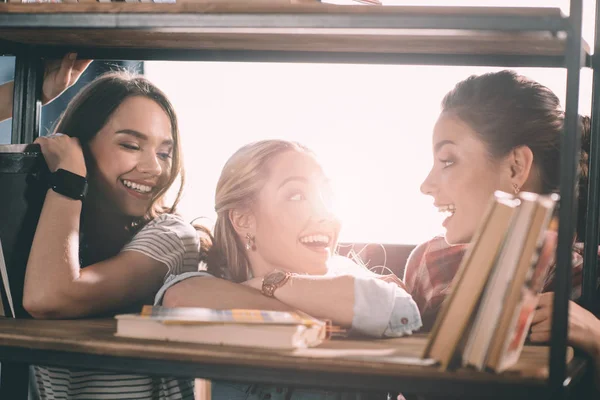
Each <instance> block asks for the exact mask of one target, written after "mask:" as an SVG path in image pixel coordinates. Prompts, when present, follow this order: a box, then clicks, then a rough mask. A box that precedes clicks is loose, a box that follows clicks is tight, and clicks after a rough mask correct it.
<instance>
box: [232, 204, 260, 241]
mask: <svg viewBox="0 0 600 400" xmlns="http://www.w3.org/2000/svg"><path fill="white" fill-rule="evenodd" d="M229 221H230V222H231V225H232V226H233V229H235V231H236V232H237V234H238V235H240V236H246V234H247V233H254V215H253V214H252V212H251V210H250V209H247V210H240V209H234V210H229Z"/></svg>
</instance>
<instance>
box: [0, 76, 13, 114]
mask: <svg viewBox="0 0 600 400" xmlns="http://www.w3.org/2000/svg"><path fill="white" fill-rule="evenodd" d="M14 87H15V86H14V83H13V82H12V81H10V82H7V83H4V84H2V85H0V121H4V120H5V119H9V118H11V117H12V114H13V89H14Z"/></svg>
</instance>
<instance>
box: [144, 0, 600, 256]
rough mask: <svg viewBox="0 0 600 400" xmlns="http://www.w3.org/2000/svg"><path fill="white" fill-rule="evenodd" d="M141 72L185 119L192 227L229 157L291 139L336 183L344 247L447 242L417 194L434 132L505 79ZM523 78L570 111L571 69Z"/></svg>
mask: <svg viewBox="0 0 600 400" xmlns="http://www.w3.org/2000/svg"><path fill="white" fill-rule="evenodd" d="M389 3H391V2H389ZM565 3H567V2H565V1H557V0H555V1H545V2H544V1H534V0H529V1H508V2H506V1H504V2H503V3H502V5H528V6H546V5H547V6H555V7H556V6H559V7H563V6H564V4H565ZM394 4H411V3H410V2H405V1H402V2H400V1H395V2H394ZM419 4H450V3H449V2H441V1H437V2H436V1H420V2H419ZM451 4H462V5H498V4H499V2H498V1H495V2H492V1H482V0H479V1H477V2H473V1H462V2H461V1H454V2H452V3H451ZM584 5H585V9H584V19H585V22H584V38H586V40H587V41H588V43H590V45H592V43H591V42H592V40H591V39H592V38H593V26H592V24H593V19H594V8H593V2H592V1H590V0H585V2H584ZM563 9H566V10H567V11H568V6H567V7H563ZM144 68H145V74H146V76H147V77H148V78H149V79H151V80H152V81H153V82H155V83H156V84H157V85H158V86H159V87H161V88H162V89H163V90H164V91H165V92H166V93H167V95H168V96H169V98H170V99H171V101H172V102H173V103H174V106H175V109H176V110H177V113H178V116H179V119H180V127H181V132H182V140H183V144H184V157H185V168H186V173H187V190H186V195H185V197H184V199H183V201H182V203H181V206H180V211H181V212H182V213H183V214H184V216H186V217H188V218H193V217H198V216H204V217H208V218H209V220H211V221H214V218H215V214H214V188H215V186H216V182H217V179H218V176H219V173H220V171H221V168H222V167H223V164H224V163H225V161H226V160H227V158H228V157H229V156H230V155H231V154H233V152H234V151H235V150H237V149H238V148H239V147H241V146H242V145H244V144H246V143H249V142H251V141H255V140H259V139H264V138H283V139H290V140H296V141H299V142H302V143H303V144H305V145H307V146H309V147H310V148H312V149H313V150H314V151H315V152H316V153H317V154H318V156H319V158H320V160H321V162H322V164H323V166H324V168H325V170H326V173H327V174H328V175H329V176H330V178H332V180H333V182H334V184H335V188H336V192H337V199H338V201H337V211H338V214H339V215H340V216H341V218H342V220H343V222H344V229H343V231H342V237H341V240H342V241H352V242H376V243H409V244H415V243H419V242H421V241H424V240H427V239H428V238H430V237H431V236H433V235H435V234H437V233H440V232H441V227H440V222H441V216H439V215H438V213H437V212H436V210H435V209H434V208H433V206H432V201H431V199H430V198H428V197H426V196H424V195H422V194H421V193H420V191H419V185H420V183H421V181H422V180H423V179H424V178H425V176H426V175H427V173H428V170H429V168H430V166H431V162H432V159H431V130H432V126H433V124H434V123H435V120H436V118H437V115H438V112H439V103H440V101H441V99H442V97H443V96H444V94H445V93H446V92H447V91H448V90H450V89H451V88H452V87H453V86H454V84H455V83H456V82H458V81H459V80H461V79H464V78H466V77H467V76H469V75H471V74H481V73H484V72H488V71H496V70H500V69H501V68H476V67H437V66H436V67H430V66H390V65H334V64H327V65H324V64H272V63H216V62H208V63H200V62H146V63H145V66H144ZM517 71H518V72H520V73H522V74H524V75H526V76H529V77H531V78H533V79H536V80H538V81H539V82H541V83H542V84H544V85H546V86H548V87H550V88H551V89H552V90H553V91H555V93H556V94H557V95H558V96H559V97H560V98H561V99H562V101H563V103H564V97H565V82H566V73H565V71H564V70H562V69H541V68H538V69H532V68H523V69H517ZM591 82H592V81H591V73H590V71H589V70H587V69H584V70H583V72H582V80H581V89H580V91H581V96H580V111H581V112H582V113H585V114H589V110H590V108H591V105H590V103H591V98H590V96H591Z"/></svg>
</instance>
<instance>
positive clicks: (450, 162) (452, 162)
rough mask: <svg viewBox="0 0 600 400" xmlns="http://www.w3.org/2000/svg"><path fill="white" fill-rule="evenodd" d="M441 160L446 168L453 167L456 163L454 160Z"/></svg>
mask: <svg viewBox="0 0 600 400" xmlns="http://www.w3.org/2000/svg"><path fill="white" fill-rule="evenodd" d="M440 162H441V163H442V165H443V166H444V168H448V167H451V166H452V165H454V161H453V160H440Z"/></svg>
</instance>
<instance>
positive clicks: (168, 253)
mask: <svg viewBox="0 0 600 400" xmlns="http://www.w3.org/2000/svg"><path fill="white" fill-rule="evenodd" d="M122 251H137V252H139V253H142V254H145V255H146V256H148V257H151V258H153V259H155V260H158V261H160V262H163V263H164V264H166V265H167V266H168V268H169V272H170V273H171V274H179V273H183V272H187V271H197V270H198V257H199V252H200V239H199V236H198V234H197V233H196V230H195V229H194V227H193V226H192V225H191V224H190V223H187V222H185V221H184V220H183V218H182V217H180V216H179V215H174V214H162V215H160V216H158V217H156V218H155V219H153V220H152V221H150V222H148V223H147V224H146V226H144V227H143V228H142V229H141V230H140V231H139V232H138V233H136V234H135V235H134V237H133V238H132V239H131V241H130V242H129V243H127V244H126V245H125V247H123V250H122Z"/></svg>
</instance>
